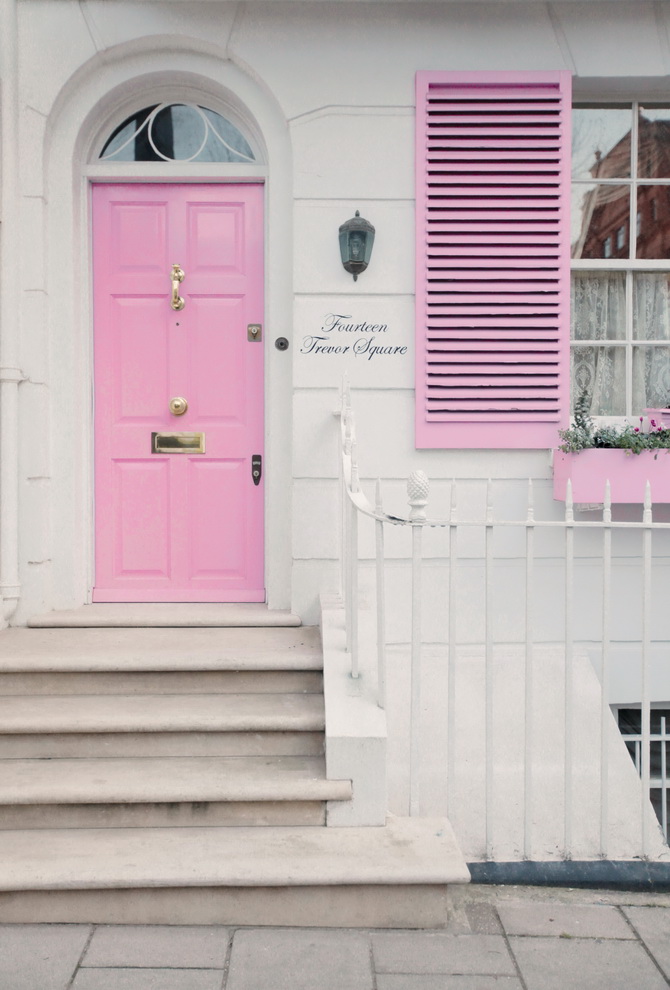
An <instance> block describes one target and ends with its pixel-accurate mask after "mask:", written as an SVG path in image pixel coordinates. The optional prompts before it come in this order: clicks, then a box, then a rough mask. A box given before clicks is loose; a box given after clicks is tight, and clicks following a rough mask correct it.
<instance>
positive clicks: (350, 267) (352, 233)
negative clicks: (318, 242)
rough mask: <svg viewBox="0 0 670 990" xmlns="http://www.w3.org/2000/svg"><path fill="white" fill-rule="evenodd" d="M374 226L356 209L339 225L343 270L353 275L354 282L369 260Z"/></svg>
mask: <svg viewBox="0 0 670 990" xmlns="http://www.w3.org/2000/svg"><path fill="white" fill-rule="evenodd" d="M374 241H375V228H374V227H373V226H372V224H371V223H370V221H369V220H366V219H365V217H362V216H361V215H360V213H359V212H358V210H356V216H355V217H352V218H351V220H347V222H346V223H343V224H342V226H341V227H340V254H341V255H342V264H343V266H344V269H345V271H348V272H349V274H350V275H353V276H354V282H355V281H356V279H357V278H358V276H359V275H360V274H361V272H364V271H365V269H366V268H367V267H368V264H369V262H370V255H371V254H372V245H373V244H374Z"/></svg>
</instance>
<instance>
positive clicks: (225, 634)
mask: <svg viewBox="0 0 670 990" xmlns="http://www.w3.org/2000/svg"><path fill="white" fill-rule="evenodd" d="M322 665H323V659H322V652H321V642H320V637H319V631H318V629H316V627H314V626H300V627H299V628H286V629H281V628H279V629H277V628H250V629H239V628H230V629H223V630H222V629H218V628H196V629H163V628H149V629H134V628H102V629H96V628H93V629H88V628H75V629H68V628H66V629H18V628H13V629H5V630H3V631H2V632H1V633H0V672H1V673H38V672H41V673H44V672H47V671H56V672H61V671H62V672H65V671H69V672H75V671H77V672H87V671H90V672H94V673H100V672H103V671H107V672H112V671H119V672H127V673H132V672H140V671H146V672H148V671H183V672H189V671H193V672H199V671H203V670H209V671H225V670H236V671H255V670H263V671H270V670H275V671H282V670H321V668H322Z"/></svg>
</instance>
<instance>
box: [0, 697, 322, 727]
mask: <svg viewBox="0 0 670 990" xmlns="http://www.w3.org/2000/svg"><path fill="white" fill-rule="evenodd" d="M324 725H325V720H324V704H323V697H322V695H320V694H215V695H211V694H209V695H207V694H181V695H179V694H167V695H165V694H154V695H113V694H107V695H59V696H57V697H47V696H39V695H16V696H11V695H8V696H5V697H0V734H9V733H11V734H17V733H21V734H26V733H68V732H186V731H197V730H200V731H209V732H213V731H216V732H226V731H228V732H246V731H274V732H278V731H286V730H289V731H296V730H297V731H315V730H322V729H323V728H324Z"/></svg>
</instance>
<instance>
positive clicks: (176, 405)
mask: <svg viewBox="0 0 670 990" xmlns="http://www.w3.org/2000/svg"><path fill="white" fill-rule="evenodd" d="M187 409H188V402H187V401H186V399H184V398H182V396H181V395H175V397H174V399H170V412H171V413H172V415H173V416H183V415H184V413H185V412H186V410H187Z"/></svg>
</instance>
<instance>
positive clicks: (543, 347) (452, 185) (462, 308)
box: [416, 72, 571, 447]
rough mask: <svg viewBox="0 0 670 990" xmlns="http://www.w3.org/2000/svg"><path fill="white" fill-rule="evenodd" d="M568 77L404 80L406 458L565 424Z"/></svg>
mask: <svg viewBox="0 0 670 990" xmlns="http://www.w3.org/2000/svg"><path fill="white" fill-rule="evenodd" d="M570 81H571V80H570V73H568V72H520V73H509V72H419V73H417V280H416V298H417V317H416V324H417V326H416V330H417V349H416V369H417V371H416V398H417V428H416V438H417V446H418V447H554V446H556V442H557V430H558V429H559V427H562V426H564V425H566V422H567V418H568V401H569V399H568V396H569V386H568V374H569V303H570V293H569V274H570V273H569V212H568V204H569V200H568V196H569V177H570V161H569V155H570V116H569V114H570Z"/></svg>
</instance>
